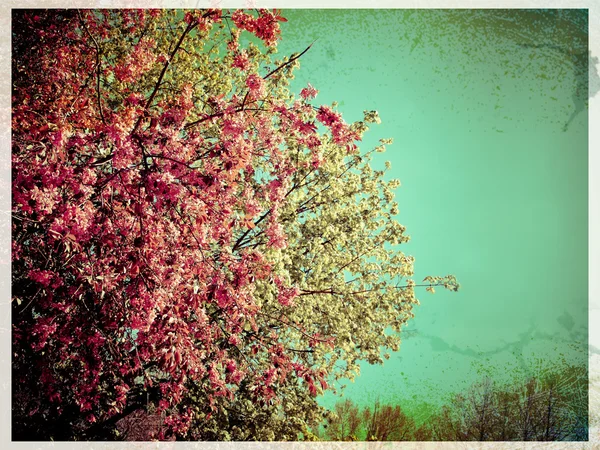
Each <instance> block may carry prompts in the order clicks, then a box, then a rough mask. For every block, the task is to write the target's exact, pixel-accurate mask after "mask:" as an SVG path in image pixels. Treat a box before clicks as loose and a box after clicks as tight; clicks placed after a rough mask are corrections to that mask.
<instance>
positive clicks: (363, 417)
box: [315, 366, 588, 441]
mask: <svg viewBox="0 0 600 450" xmlns="http://www.w3.org/2000/svg"><path fill="white" fill-rule="evenodd" d="M315 435H316V437H317V438H318V439H322V440H331V441H348V440H371V441H583V440H587V439H588V375H587V368H586V367H574V366H568V367H566V368H562V369H561V370H560V372H551V373H548V372H546V373H544V374H540V375H538V376H534V377H530V378H526V379H521V380H516V381H513V382H512V383H509V384H503V385H498V384H496V383H494V382H493V381H492V380H491V379H490V378H484V379H482V380H481V381H479V382H477V383H475V384H473V385H472V386H471V387H470V388H469V389H468V390H467V392H465V393H460V394H456V395H454V396H453V397H452V398H451V399H450V400H449V401H448V403H447V404H445V405H444V406H442V407H441V408H440V409H438V411H437V412H436V413H435V414H433V415H430V416H429V417H428V419H426V420H425V421H424V422H422V423H419V424H418V422H416V421H415V419H414V418H413V417H412V416H411V415H410V414H409V413H406V412H405V411H404V410H403V408H402V405H399V404H383V403H380V402H376V403H375V404H374V405H373V406H371V407H368V406H367V407H364V408H362V409H361V408H360V407H359V406H358V405H356V404H355V403H354V402H352V401H351V400H345V401H340V402H338V403H337V404H336V405H335V407H334V408H333V410H331V411H329V414H328V417H327V419H326V420H325V422H324V423H323V424H322V426H321V427H320V429H319V430H317V431H315Z"/></svg>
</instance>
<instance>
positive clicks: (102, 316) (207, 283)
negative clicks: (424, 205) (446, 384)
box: [12, 9, 458, 440]
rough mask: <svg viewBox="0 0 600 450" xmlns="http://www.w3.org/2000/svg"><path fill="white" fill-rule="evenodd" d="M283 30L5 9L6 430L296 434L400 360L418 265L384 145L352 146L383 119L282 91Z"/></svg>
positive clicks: (219, 16) (196, 15)
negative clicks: (378, 369)
mask: <svg viewBox="0 0 600 450" xmlns="http://www.w3.org/2000/svg"><path fill="white" fill-rule="evenodd" d="M283 20H285V19H283V18H282V17H280V16H279V12H277V11H275V12H272V11H267V10H259V11H253V12H245V11H239V10H236V11H221V10H214V9H212V10H198V11H187V12H182V11H168V10H118V11H117V10H100V11H93V10H66V11H57V10H53V11H23V10H13V42H14V47H13V122H12V124H13V125H12V126H13V141H12V142H13V249H12V250H13V352H14V357H13V381H14V383H15V389H14V399H13V400H14V405H15V412H14V414H15V417H17V418H19V417H21V418H24V417H25V418H26V419H23V420H22V421H19V420H16V421H15V424H16V425H15V426H16V428H15V429H16V430H17V431H15V433H16V437H19V431H18V430H22V433H28V434H27V437H29V438H31V437H32V435H31V433H32V432H35V430H34V428H35V426H34V425H33V424H38V426H39V429H38V430H37V431H38V432H39V433H40V435H39V437H41V438H48V437H51V436H52V437H54V438H65V439H68V438H73V437H77V438H93V437H97V436H105V437H106V435H103V433H106V432H108V431H110V430H114V428H115V424H116V423H117V421H118V420H119V419H122V418H123V417H126V416H127V415H128V414H130V413H132V412H134V411H138V410H144V411H146V412H148V413H149V414H150V413H152V414H157V415H159V416H160V417H161V423H162V427H161V428H160V430H159V431H158V432H157V435H156V437H157V438H161V439H162V438H168V437H169V436H176V437H179V438H187V439H264V440H268V439H296V438H297V437H298V433H299V432H304V433H305V435H306V433H307V427H308V426H310V425H312V424H314V423H316V421H318V420H319V419H320V416H319V415H320V412H319V409H318V408H317V407H316V403H315V396H316V395H317V394H318V393H320V392H322V391H323V390H325V389H328V388H330V386H329V384H330V383H331V382H332V380H336V379H339V378H340V377H353V376H354V375H355V374H356V373H357V371H358V365H357V361H359V360H367V361H369V362H371V363H376V362H381V352H382V349H383V348H390V349H392V350H396V349H397V348H398V345H399V335H398V333H399V332H400V328H401V326H402V324H404V323H405V322H406V321H407V320H408V319H409V318H410V317H411V316H412V313H411V308H412V305H413V304H415V303H417V300H416V298H415V296H414V286H415V283H414V281H413V280H412V279H411V278H410V277H411V275H412V274H413V269H412V266H413V259H412V258H411V257H409V256H405V255H404V254H403V253H402V252H401V251H399V250H398V244H400V243H402V242H406V241H407V240H408V237H407V236H405V235H404V232H405V229H404V227H402V226H401V225H400V224H399V223H397V222H396V221H395V220H394V219H393V217H392V216H393V215H394V214H396V212H397V206H396V204H395V203H394V201H393V193H392V190H393V189H394V188H395V187H397V186H398V182H397V181H391V182H386V181H384V180H383V175H384V172H383V171H374V170H373V169H371V167H370V166H369V161H370V157H371V154H372V152H373V151H375V150H378V151H380V150H383V149H384V146H385V145H386V144H388V143H389V140H383V141H382V145H381V146H380V147H378V148H377V149H373V150H370V151H367V152H363V153H361V152H360V150H359V149H358V147H357V145H356V143H357V142H358V141H360V139H361V136H362V135H363V133H364V132H365V131H366V130H367V124H368V123H373V122H378V120H379V119H378V116H377V114H376V112H374V111H371V112H365V118H364V120H363V121H360V122H356V123H353V124H347V123H345V122H344V121H343V119H342V117H341V115H340V114H339V113H338V112H337V111H336V110H335V105H332V106H326V105H322V106H317V105H315V104H314V101H313V99H314V98H315V96H316V95H317V91H316V90H315V89H314V88H313V87H312V86H310V85H309V86H307V87H305V88H304V89H302V91H301V92H300V95H299V97H295V96H294V95H292V94H291V93H290V91H289V89H288V86H289V81H290V79H291V78H292V71H293V70H294V69H295V68H296V67H297V66H298V65H299V58H300V57H301V56H302V54H303V53H304V52H305V51H307V50H308V49H306V50H304V52H302V53H299V54H295V55H291V56H289V57H284V58H281V59H276V60H272V57H271V55H274V54H275V53H276V44H277V41H278V39H279V37H280V28H279V22H280V21H283ZM433 285H444V286H445V287H448V288H450V289H453V290H456V289H457V287H458V285H457V284H456V281H455V280H454V278H453V277H444V278H430V279H428V280H427V282H426V286H433ZM24 422H26V423H27V426H25V425H23V426H22V428H19V426H21V425H19V424H20V423H24ZM49 430H51V431H49Z"/></svg>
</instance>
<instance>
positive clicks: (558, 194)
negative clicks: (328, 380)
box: [279, 10, 588, 414]
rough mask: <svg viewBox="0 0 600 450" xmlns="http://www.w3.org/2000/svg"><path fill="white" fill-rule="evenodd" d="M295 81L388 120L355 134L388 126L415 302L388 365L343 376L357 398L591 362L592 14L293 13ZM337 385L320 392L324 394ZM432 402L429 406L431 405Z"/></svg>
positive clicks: (436, 392)
mask: <svg viewBox="0 0 600 450" xmlns="http://www.w3.org/2000/svg"><path fill="white" fill-rule="evenodd" d="M283 16H285V17H286V18H287V19H288V22H286V23H283V24H282V41H281V43H280V44H279V53H280V55H281V56H283V55H290V54H291V53H293V52H300V51H302V50H304V49H305V48H306V47H307V46H308V45H309V44H310V43H311V42H313V41H315V40H316V42H315V44H314V45H313V47H312V48H311V49H310V50H309V51H308V52H307V53H306V54H305V55H303V56H302V58H301V67H300V69H299V70H297V71H296V78H295V80H294V82H293V89H294V90H295V91H296V92H299V90H300V89H301V88H302V87H304V86H306V83H308V82H310V83H311V84H312V85H313V86H314V87H315V88H316V89H318V90H319V95H318V96H317V99H316V100H315V102H318V103H319V104H329V103H331V102H332V101H338V102H339V110H340V111H341V112H342V113H343V114H344V118H345V119H346V121H347V122H351V121H354V120H360V119H361V118H362V111H363V110H370V109H376V110H378V111H379V114H380V116H381V118H382V124H381V125H374V126H373V127H372V128H371V130H370V131H369V132H368V133H367V135H366V137H365V139H364V141H363V143H362V146H361V148H362V149H363V150H368V149H370V148H372V147H373V146H375V145H377V141H378V140H379V139H380V138H388V137H392V138H394V144H392V145H391V146H388V150H387V152H386V153H384V154H377V156H376V159H375V163H374V165H375V166H376V167H377V168H383V166H384V162H385V161H386V160H388V161H390V162H391V163H392V168H391V170H390V171H389V172H388V173H389V178H398V179H400V181H401V182H402V186H401V187H400V188H399V189H398V191H397V197H396V198H397V200H398V202H399V205H400V213H399V215H398V216H397V220H398V221H399V222H400V223H402V224H403V225H405V226H406V227H407V231H408V233H409V234H410V235H411V237H412V239H411V242H410V243H408V244H406V245H405V246H404V251H405V253H407V254H411V255H413V256H414V257H415V258H416V267H415V269H416V277H415V278H416V280H417V281H420V280H421V279H422V278H423V277H424V276H426V275H445V274H448V273H452V274H454V275H456V277H457V278H458V280H459V282H460V283H461V290H460V291H459V292H458V293H452V292H447V291H443V290H441V289H439V290H437V292H436V294H434V295H432V294H429V293H427V292H425V291H424V290H422V291H419V295H418V298H419V299H420V301H421V306H420V307H417V308H416V309H415V316H416V317H415V319H414V320H413V321H412V323H410V325H409V326H408V327H407V328H406V329H405V331H404V332H403V334H402V337H403V343H402V346H401V349H400V351H399V352H398V353H396V354H392V357H391V358H390V360H388V361H386V362H385V364H384V365H383V366H369V365H368V364H366V363H365V364H362V365H361V376H360V377H358V378H357V380H356V381H355V382H354V383H347V387H346V388H345V389H344V390H343V392H344V395H345V397H349V398H351V399H352V400H354V401H356V402H357V403H359V404H361V405H370V404H372V403H373V402H374V401H375V400H376V399H380V400H381V401H384V402H400V403H401V404H402V405H403V407H405V408H407V409H410V408H413V409H414V412H420V413H422V414H426V413H427V411H429V410H430V409H431V408H429V406H431V407H435V406H436V405H439V404H441V403H443V402H445V400H446V399H447V398H448V396H449V395H450V394H451V393H453V392H458V391H462V390H465V389H466V388H467V387H468V386H469V385H470V384H471V383H473V382H474V381H477V380H478V379H480V378H481V377H482V376H483V375H485V374H488V375H490V376H492V377H493V378H494V379H496V380H498V381H505V380H508V379H509V378H510V377H511V376H513V375H515V374H527V373H533V372H534V371H535V370H536V367H538V366H539V365H544V364H545V365H551V364H560V363H563V362H565V361H566V362H569V363H576V364H584V365H585V364H587V350H588V347H587V345H588V344H587V336H588V328H587V323H588V319H587V317H588V316H587V308H588V298H587V286H588V276H587V274H588V268H587V261H588V257H587V256H588V242H587V232H588V229H587V224H588V215H587V214H588V213H587V184H588V179H587V174H588V172H587V161H588V153H587V145H588V141H587V135H588V123H587V109H586V101H587V95H588V47H587V11H586V10H559V11H557V10H545V11H540V10H536V11H532V10H479V11H476V10H475V11H473V10H287V11H284V13H283ZM338 400H339V397H336V396H333V395H330V394H328V395H326V396H325V397H324V398H323V399H322V404H323V405H325V406H328V407H330V406H332V405H333V404H334V403H335V402H336V401H338ZM428 405H429V406H428Z"/></svg>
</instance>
